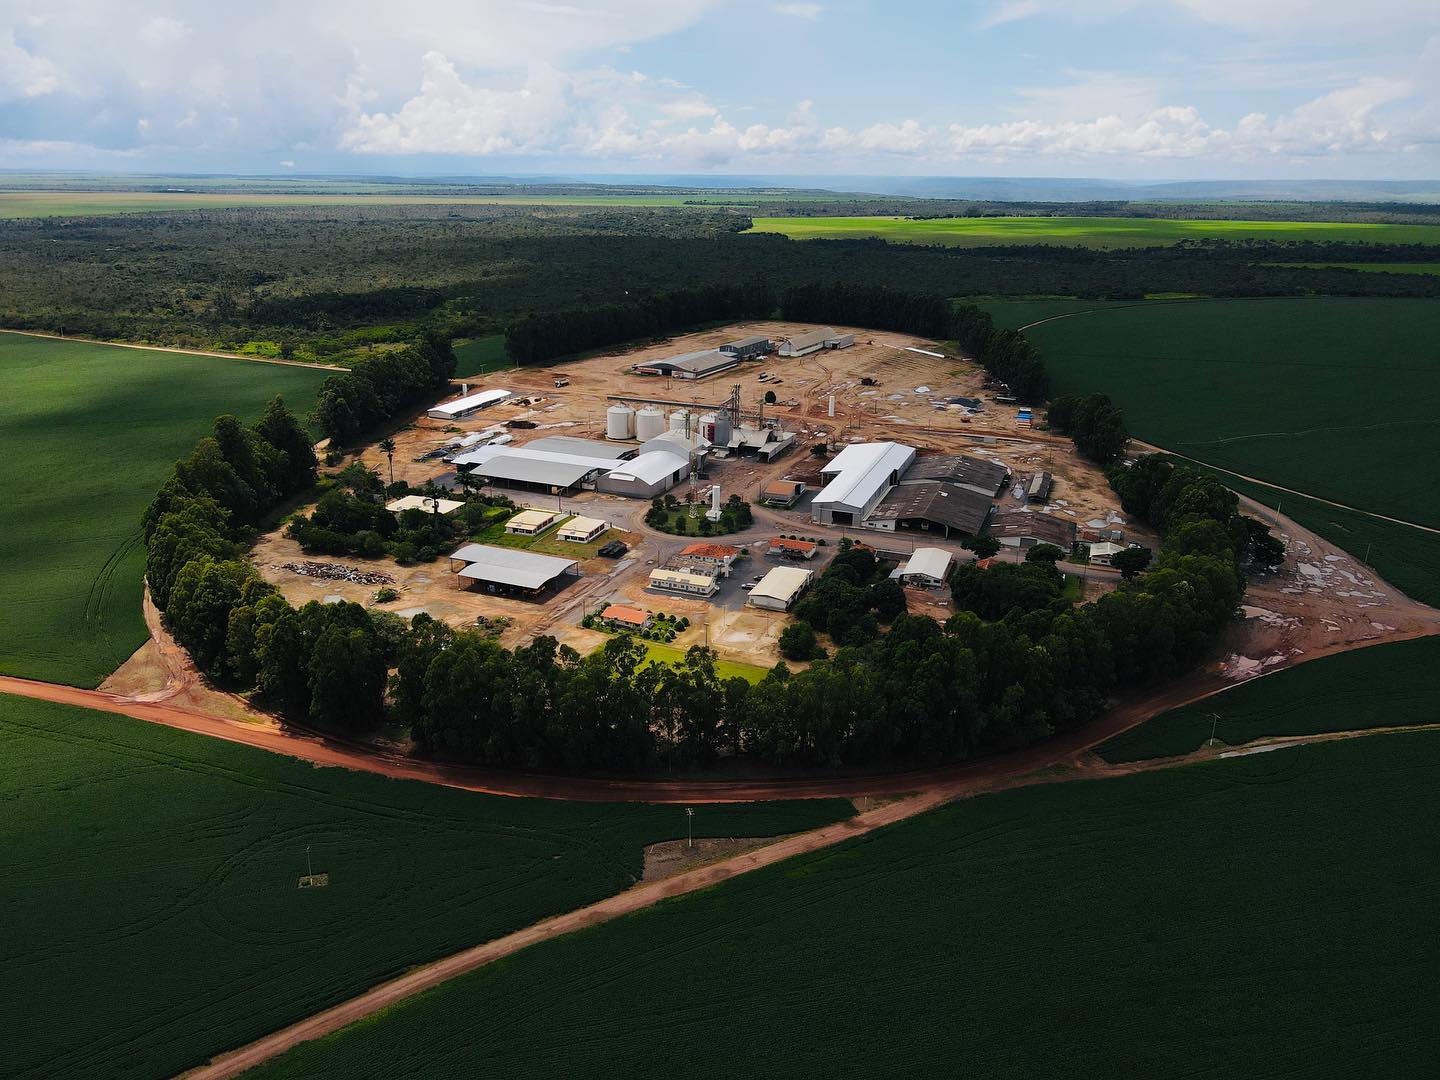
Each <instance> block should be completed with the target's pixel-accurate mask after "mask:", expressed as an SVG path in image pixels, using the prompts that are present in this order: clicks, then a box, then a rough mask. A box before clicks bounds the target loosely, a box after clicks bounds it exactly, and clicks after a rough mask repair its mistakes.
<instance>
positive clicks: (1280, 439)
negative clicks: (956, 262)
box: [997, 298, 1440, 526]
mask: <svg viewBox="0 0 1440 1080" xmlns="http://www.w3.org/2000/svg"><path fill="white" fill-rule="evenodd" d="M1007 307H1008V308H1009V310H1006V309H1005V308H1004V307H1000V306H997V308H998V310H1000V313H1001V317H1002V318H1009V319H1013V318H1014V317H1015V316H1017V315H1021V314H1023V315H1025V316H1028V315H1029V314H1033V313H1035V311H1036V310H1044V309H1033V308H1032V310H1031V311H1029V312H1026V311H1025V309H1024V308H1016V307H1014V306H1007ZM1088 307H1089V310H1086V307H1085V306H1084V305H1080V304H1076V305H1075V306H1074V308H1073V309H1074V310H1075V311H1077V312H1083V313H1081V314H1074V315H1071V316H1070V317H1067V318H1052V319H1051V321H1049V322H1044V323H1041V324H1040V325H1036V326H1033V327H1031V328H1030V329H1029V330H1028V331H1027V334H1028V335H1029V336H1030V338H1031V340H1033V341H1034V342H1035V344H1036V345H1037V346H1039V348H1040V349H1041V351H1042V352H1043V353H1044V355H1045V360H1046V363H1047V365H1048V366H1049V368H1050V372H1051V375H1052V378H1053V382H1054V384H1055V389H1056V392H1057V393H1071V392H1088V391H1104V392H1105V393H1108V394H1109V395H1110V396H1111V397H1113V398H1114V399H1115V400H1116V401H1118V402H1119V403H1120V404H1121V405H1122V406H1123V407H1124V409H1125V413H1126V419H1127V420H1128V422H1129V425H1130V430H1131V432H1132V433H1133V434H1134V435H1135V436H1136V437H1138V438H1140V439H1144V440H1146V441H1148V442H1152V443H1154V444H1156V445H1158V446H1163V447H1165V448H1166V449H1169V450H1174V451H1175V452H1176V453H1179V454H1184V455H1186V456H1187V457H1193V458H1197V459H1199V460H1201V461H1205V462H1209V463H1210V464H1213V465H1216V466H1218V467H1220V468H1223V469H1230V470H1233V471H1236V472H1240V473H1243V474H1245V475H1248V476H1254V477H1257V478H1259V479H1261V480H1267V481H1270V482H1272V483H1276V484H1281V485H1283V486H1285V487H1291V488H1294V489H1296V490H1297V491H1304V492H1306V493H1308V494H1312V495H1316V496H1319V497H1321V498H1325V499H1332V500H1334V501H1336V502H1342V503H1345V504H1347V505H1350V506H1355V507H1359V508H1361V509H1365V510H1370V511H1374V512H1378V513H1383V514H1388V515H1391V516H1393V517H1397V518H1400V519H1402V520H1406V521H1415V522H1418V523H1420V524H1424V525H1431V526H1440V487H1437V486H1436V485H1434V484H1428V483H1424V482H1421V483H1416V482H1415V481H1416V478H1417V477H1418V476H1420V475H1422V474H1423V471H1424V468H1425V464H1426V463H1427V462H1433V461H1436V460H1440V415H1437V413H1436V410H1435V407H1434V403H1435V402H1436V401H1437V400H1440V344H1437V343H1440V301H1436V300H1400V299H1371V298H1363V299H1361V298H1355V299H1348V298H1347V299H1336V298H1315V299H1296V300H1291V299H1285V300H1204V301H1198V300H1192V301H1178V302H1159V301H1151V302H1141V303H1116V304H1108V305H1099V304H1090V305H1088ZM1063 310H1065V309H1062V308H1056V307H1054V306H1053V305H1052V306H1051V308H1050V310H1049V311H1048V314H1049V315H1053V314H1057V313H1060V312H1061V311H1063ZM1041 317H1042V318H1043V317H1046V315H1042V316H1041ZM1031 321H1033V320H1031Z"/></svg>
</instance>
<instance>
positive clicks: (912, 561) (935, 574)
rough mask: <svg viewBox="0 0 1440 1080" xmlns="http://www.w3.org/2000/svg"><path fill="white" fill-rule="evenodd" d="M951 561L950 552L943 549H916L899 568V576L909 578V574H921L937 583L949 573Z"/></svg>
mask: <svg viewBox="0 0 1440 1080" xmlns="http://www.w3.org/2000/svg"><path fill="white" fill-rule="evenodd" d="M951 559H952V556H951V554H950V552H948V551H946V550H945V549H944V548H937V547H922V548H916V549H915V550H914V551H912V552H911V553H910V558H909V559H908V560H906V562H905V565H904V566H902V567H901V568H900V576H901V577H909V576H910V575H911V574H921V575H923V576H925V577H929V578H934V579H935V580H937V581H944V580H945V575H946V574H948V573H949V572H950V562H951Z"/></svg>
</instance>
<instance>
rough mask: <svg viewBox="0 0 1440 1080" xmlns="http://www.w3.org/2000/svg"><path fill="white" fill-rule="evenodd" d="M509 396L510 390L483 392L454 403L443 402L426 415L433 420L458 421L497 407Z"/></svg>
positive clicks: (459, 399) (469, 395) (456, 400)
mask: <svg viewBox="0 0 1440 1080" xmlns="http://www.w3.org/2000/svg"><path fill="white" fill-rule="evenodd" d="M509 396H510V391H509V390H500V389H495V390H481V391H480V392H479V393H475V394H468V395H466V396H465V397H462V398H456V399H455V400H454V401H445V402H441V403H440V404H439V405H435V406H433V407H432V408H430V409H429V410H427V411H426V413H425V415H426V416H428V417H430V418H431V419H432V420H456V419H459V418H460V417H462V416H469V415H470V414H471V413H475V412H479V411H480V410H481V409H484V408H488V407H489V406H491V405H497V404H499V403H500V402H502V401H504V400H505V399H506V398H508V397H509Z"/></svg>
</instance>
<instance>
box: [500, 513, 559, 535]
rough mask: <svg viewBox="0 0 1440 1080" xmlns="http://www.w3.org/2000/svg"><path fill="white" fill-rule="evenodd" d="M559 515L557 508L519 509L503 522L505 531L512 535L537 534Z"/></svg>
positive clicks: (548, 526)
mask: <svg viewBox="0 0 1440 1080" xmlns="http://www.w3.org/2000/svg"><path fill="white" fill-rule="evenodd" d="M559 516H560V512H559V511H558V510H521V511H520V512H519V513H518V514H516V515H515V516H514V517H512V518H511V519H510V520H509V521H507V522H505V531H506V532H507V533H510V534H511V535H512V536H539V535H540V534H541V533H543V532H544V531H545V530H546V529H548V528H550V526H551V525H553V524H555V519H556V518H558V517H559Z"/></svg>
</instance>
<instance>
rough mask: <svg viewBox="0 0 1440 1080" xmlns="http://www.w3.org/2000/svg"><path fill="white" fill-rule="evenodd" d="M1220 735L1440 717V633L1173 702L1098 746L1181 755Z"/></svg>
mask: <svg viewBox="0 0 1440 1080" xmlns="http://www.w3.org/2000/svg"><path fill="white" fill-rule="evenodd" d="M1211 714H1214V715H1215V716H1216V717H1218V719H1217V720H1214V721H1213V723H1214V729H1215V737H1216V738H1217V739H1218V740H1219V741H1220V742H1222V743H1225V744H1227V745H1229V746H1240V745H1243V744H1244V743H1248V742H1253V741H1254V740H1256V739H1260V738H1264V737H1267V736H1276V735H1313V734H1318V733H1320V732H1325V731H1358V730H1360V729H1362V728H1374V727H1401V726H1405V725H1413V724H1440V638H1434V637H1430V638H1418V639H1416V640H1414V641H1398V642H1395V643H1393V644H1389V645H1375V646H1372V647H1370V648H1368V649H1358V650H1356V651H1354V652H1348V653H1341V654H1339V655H1337V656H1329V657H1325V658H1324V659H1321V660H1314V661H1311V662H1310V663H1306V664H1301V665H1300V666H1299V667H1294V668H1288V669H1286V670H1283V671H1277V672H1276V673H1275V674H1273V675H1266V676H1264V677H1263V678H1259V679H1253V680H1251V681H1250V682H1246V683H1241V684H1240V685H1239V686H1237V687H1235V688H1234V689H1233V690H1227V691H1225V693H1223V694H1219V695H1217V696H1215V697H1210V698H1206V699H1205V700H1204V701H1201V702H1197V703H1196V704H1194V705H1187V706H1185V707H1184V708H1183V709H1172V710H1171V711H1170V712H1167V713H1162V714H1161V715H1160V716H1157V717H1155V718H1154V719H1152V720H1147V721H1146V722H1145V723H1143V724H1141V725H1140V726H1139V727H1136V728H1131V729H1130V730H1129V731H1127V732H1125V733H1124V734H1121V735H1117V736H1115V738H1113V739H1111V740H1110V741H1109V742H1106V743H1104V744H1102V745H1101V746H1100V747H1099V748H1098V749H1097V750H1096V753H1098V754H1099V755H1100V756H1101V757H1103V758H1104V759H1105V760H1106V761H1109V762H1123V761H1144V760H1147V759H1149V758H1162V757H1175V756H1178V755H1180V754H1188V753H1190V752H1191V751H1194V750H1198V749H1200V747H1201V746H1203V745H1204V744H1205V740H1206V739H1208V738H1210V730H1211V724H1212V719H1211Z"/></svg>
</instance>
